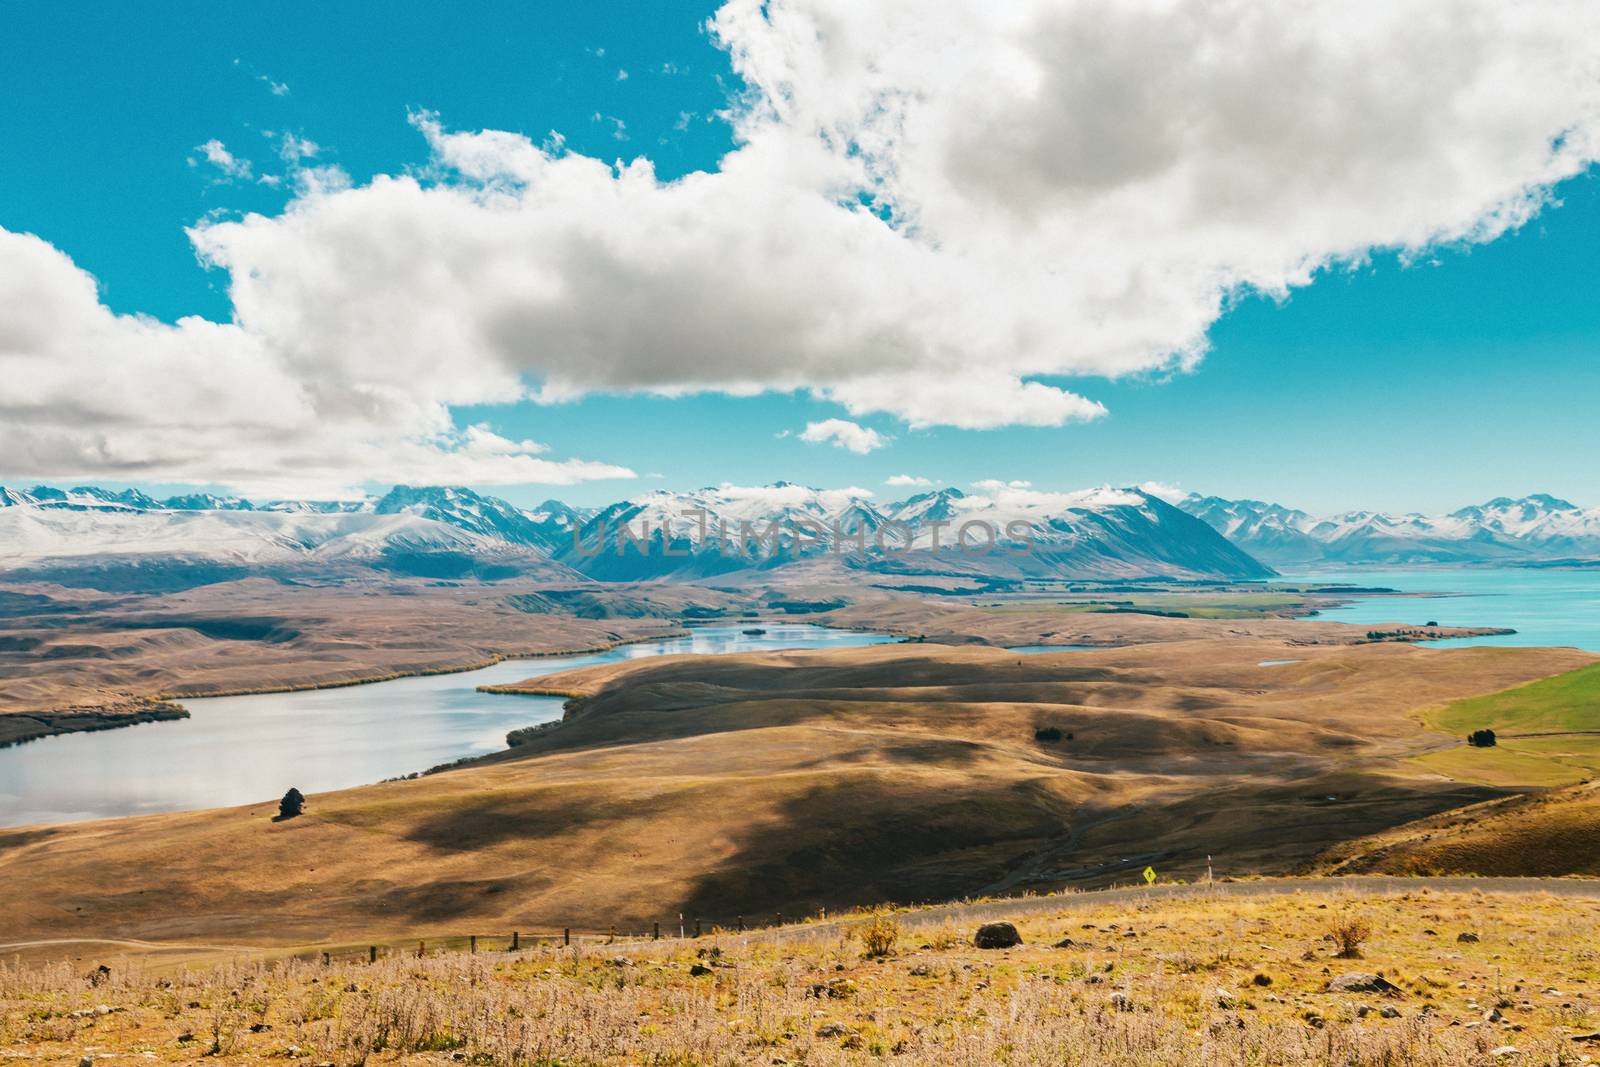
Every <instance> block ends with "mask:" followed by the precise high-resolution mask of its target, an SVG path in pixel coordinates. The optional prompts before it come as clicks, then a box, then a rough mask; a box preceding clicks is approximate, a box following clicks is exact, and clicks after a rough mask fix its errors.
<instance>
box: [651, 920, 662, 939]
mask: <svg viewBox="0 0 1600 1067" xmlns="http://www.w3.org/2000/svg"><path fill="white" fill-rule="evenodd" d="M650 940H652V941H660V940H661V924H660V923H659V922H658V923H656V925H655V930H654V932H653V933H652V934H651V935H650Z"/></svg>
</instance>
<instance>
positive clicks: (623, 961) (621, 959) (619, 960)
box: [606, 956, 633, 967]
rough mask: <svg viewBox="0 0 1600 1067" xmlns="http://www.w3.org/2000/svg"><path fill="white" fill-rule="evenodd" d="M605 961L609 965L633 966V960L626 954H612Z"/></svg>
mask: <svg viewBox="0 0 1600 1067" xmlns="http://www.w3.org/2000/svg"><path fill="white" fill-rule="evenodd" d="M606 962H607V963H609V964H611V966H613V967H632V966H633V961H632V960H630V959H629V958H628V957H626V956H612V957H611V958H610V959H609V960H606Z"/></svg>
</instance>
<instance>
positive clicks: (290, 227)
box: [0, 0, 1600, 473]
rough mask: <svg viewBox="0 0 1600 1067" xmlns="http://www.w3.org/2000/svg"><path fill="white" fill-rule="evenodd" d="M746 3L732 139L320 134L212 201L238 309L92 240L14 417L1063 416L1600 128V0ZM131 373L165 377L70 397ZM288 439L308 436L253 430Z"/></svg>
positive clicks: (1479, 203) (4, 354)
mask: <svg viewBox="0 0 1600 1067" xmlns="http://www.w3.org/2000/svg"><path fill="white" fill-rule="evenodd" d="M908 26H910V27H914V28H915V32H907V29H906V28H907V27H908ZM711 31H712V33H713V35H714V38H715V40H717V41H718V42H719V43H720V44H721V45H722V46H723V47H724V48H726V49H727V50H728V53H729V55H730V56H731V59H732V62H733V65H734V68H735V70H736V71H737V72H738V74H739V75H740V76H741V77H742V79H743V81H744V84H745V85H746V86H747V88H748V92H747V93H746V94H744V95H743V96H742V97H741V99H740V100H739V102H738V103H737V105H736V106H735V107H734V108H733V110H732V112H731V114H732V117H733V121H734V122H735V124H736V130H735V134H736V147H735V148H734V150H733V151H732V152H730V153H729V154H728V155H727V156H725V157H724V158H723V159H722V160H721V161H720V163H719V165H718V167H717V169H716V170H714V171H708V172H699V173H691V174H688V175H686V176H684V177H682V178H679V179H676V180H673V181H661V180H660V179H658V178H657V176H656V174H655V171H654V168H653V167H652V165H651V162H650V161H649V160H648V159H647V158H644V157H638V158H634V159H631V160H627V161H617V162H615V163H613V162H608V161H605V160H602V159H597V158H592V157H588V156H584V155H581V154H578V153H575V152H572V151H569V150H568V149H567V148H566V147H565V146H564V144H563V143H562V142H561V141H560V139H559V138H552V139H550V140H548V141H546V142H544V143H535V142H533V141H531V140H530V139H528V138H526V137H524V136H521V135H518V134H513V133H508V132H504V131H496V130H482V131H476V132H470V131H458V130H452V129H450V128H449V127H448V126H447V125H446V124H445V122H443V121H442V120H440V119H438V118H435V117H433V116H428V115H419V116H417V117H416V119H415V121H416V125H417V127H418V129H419V131H420V132H421V134H422V135H423V137H424V138H425V141H426V144H427V147H428V151H429V153H430V159H429V161H428V164H427V165H426V166H423V167H418V168H408V169H406V170H405V171H403V172H401V173H398V174H395V175H379V176H377V177H374V178H373V179H371V180H370V181H368V182H366V183H364V184H359V185H355V184H351V183H349V182H348V180H347V179H345V178H344V176H343V175H342V174H341V173H339V172H337V171H334V170H332V169H327V170H326V172H325V173H324V172H323V171H320V170H313V169H310V168H307V169H304V170H302V171H300V172H299V175H298V178H297V182H296V185H295V188H296V190H297V191H296V195H295V197H294V199H293V200H292V202H291V203H290V204H289V205H288V206H287V207H286V208H285V209H284V210H283V211H282V212H280V213H278V214H275V215H255V214H252V215H246V216H244V217H241V218H236V219H227V220H219V219H208V220H206V221H204V222H202V223H199V224H197V225H196V226H195V227H193V228H192V230H191V231H190V235H191V238H192V240H193V242H194V244H195V247H196V249H197V251H198V253H199V255H200V256H201V257H202V259H203V261H204V262H206V263H207V264H209V265H211V266H213V267H215V268H216V269H218V270H219V271H222V272H224V273H225V274H226V276H227V280H228V285H229V293H230V295H231V297H232V300H233V305H234V316H233V320H232V322H230V323H229V324H226V325H223V326H217V325H214V324H209V323H202V322H199V321H198V320H184V321H183V322H180V323H178V324H176V325H175V326H171V327H165V326H158V325H156V324H152V323H148V322H145V321H143V320H140V319H128V318H121V317H114V316H111V315H110V313H109V312H108V311H106V310H105V309H104V308H103V307H101V306H100V305H98V303H97V302H96V301H95V300H94V299H93V292H92V289H93V287H92V283H91V282H88V281H87V280H74V279H73V278H71V277H68V276H71V275H73V269H72V268H71V265H70V264H67V263H65V261H64V259H63V261H62V264H61V266H62V270H61V271H52V272H51V277H52V278H57V279H58V280H60V279H61V278H62V277H68V280H67V281H65V282H63V283H62V284H63V286H64V288H63V291H62V292H59V293H58V292H51V293H48V294H43V293H40V294H38V295H39V296H40V299H39V300H38V301H37V302H35V303H31V304H30V303H13V302H8V304H7V306H6V307H5V309H4V311H3V312H0V314H4V315H5V316H6V317H7V320H8V321H7V328H9V329H11V330H13V331H14V332H15V333H16V334H17V336H23V337H27V338H30V339H38V338H44V339H45V340H43V341H38V342H37V347H14V345H13V344H11V343H9V342H8V343H7V344H5V345H3V346H0V359H3V360H6V361H9V363H10V365H9V366H6V367H3V368H0V370H4V371H5V372H7V373H6V374H5V377H4V378H3V379H0V381H3V382H4V384H0V402H3V403H4V404H5V405H6V408H7V411H8V412H22V413H23V414H22V415H21V416H12V417H10V418H9V419H8V421H7V423H6V427H5V431H4V432H5V433H6V434H7V435H9V436H10V437H11V438H12V440H13V441H20V443H21V444H22V445H23V446H24V454H51V453H53V452H63V451H65V452H71V453H74V454H77V455H79V456H80V457H81V461H82V462H89V461H90V459H91V458H93V457H99V459H98V462H99V463H101V464H102V469H103V470H107V471H111V470H120V469H126V468H129V467H138V468H140V469H144V470H148V471H156V470H162V471H166V472H168V473H170V472H171V471H173V470H177V469H184V470H190V469H194V468H195V467H197V466H200V465H202V464H201V463H200V460H199V459H198V458H197V457H196V456H195V455H194V454H192V453H194V452H196V451H199V452H201V453H202V454H205V453H207V452H209V451H211V450H210V449H206V448H202V447H201V443H202V442H206V443H210V441H211V438H210V437H208V436H207V434H206V433H202V432H200V431H201V430H202V429H204V428H205V426H206V425H207V423H208V420H211V419H212V418H213V417H215V418H217V419H218V420H225V419H232V418H234V417H235V416H237V417H238V418H239V419H240V420H241V421H242V423H243V424H244V425H246V426H249V425H254V423H255V422H257V421H260V416H258V414H257V411H258V410H260V409H263V408H266V407H270V406H273V405H277V406H281V407H283V408H285V409H286V410H289V411H292V412H294V413H297V414H298V421H295V420H293V419H290V420H288V421H274V422H273V423H272V425H273V426H274V427H283V426H293V427H294V428H295V430H296V431H297V432H298V431H300V430H303V429H304V428H306V427H314V428H320V429H318V430H317V433H316V434H314V435H313V437H312V438H309V439H308V440H314V439H321V438H326V437H327V436H328V435H333V436H334V437H335V438H337V439H338V441H341V442H345V443H346V444H347V445H348V444H349V442H361V441H369V440H371V441H376V442H378V444H377V455H378V456H379V457H380V458H387V457H390V456H392V455H398V454H399V453H398V452H395V451H391V450H388V449H386V448H384V442H387V441H389V440H391V439H393V437H394V435H395V433H397V432H398V433H403V434H404V436H405V437H406V439H407V440H413V441H421V440H427V439H428V438H427V435H428V434H430V433H432V434H437V433H441V432H445V431H446V430H448V429H449V427H450V422H449V409H450V407H452V406H455V405H465V404H485V403H507V402H515V401H517V400H519V399H523V398H527V397H531V398H534V399H536V400H538V401H541V402H556V401H560V400H566V399H572V398H576V397H580V396H582V395H584V394H585V393H589V392H593V391H601V390H604V391H644V392H652V393H660V394H664V395H679V394H683V393H687V392H694V391H703V390H716V391H724V392H728V393H732V394H737V395H749V394H753V393H758V392H761V391H765V390H786V391H790V390H804V391H809V392H811V393H813V394H815V395H816V396H818V397H821V398H823V399H827V400H831V401H834V402H836V403H838V404H840V405H841V406H842V407H843V408H844V410H845V412H846V413H847V414H849V415H851V416H853V417H856V418H860V417H863V416H867V415H873V414H888V415H892V416H895V417H898V418H900V419H903V420H904V421H905V422H906V423H907V424H908V425H910V426H913V427H918V426H935V425H950V426H958V427H967V428H974V429H976V428H983V427H990V426H1000V425H1009V424H1018V423H1021V424H1028V425H1043V426H1052V425H1060V424H1063V423H1066V422H1070V421H1074V420H1082V419H1092V418H1095V417H1098V416H1100V415H1102V414H1103V413H1104V408H1103V407H1102V406H1101V405H1100V404H1099V403H1098V402H1097V401H1095V400H1094V399H1093V398H1092V396H1084V395H1080V394H1079V393H1078V392H1077V391H1076V390H1078V389H1083V390H1085V391H1086V392H1090V393H1092V387H1091V386H1085V385H1084V384H1082V383H1083V381H1084V380H1085V379H1093V378H1095V377H1112V378H1114V377H1117V376H1122V375H1130V374H1139V373H1147V372H1152V371H1162V370H1172V369H1186V368H1192V367H1194V366H1195V365H1196V364H1197V363H1198V361H1199V360H1200V359H1201V358H1202V357H1203V355H1204V352H1205V348H1206V335H1207V331H1208V329H1209V327H1210V326H1211V324H1212V323H1213V322H1214V321H1215V320H1216V319H1217V317H1218V316H1219V315H1220V314H1221V312H1222V309H1223V307H1224V305H1225V302H1226V301H1227V300H1228V299H1229V298H1230V297H1231V296H1232V295H1234V294H1237V293H1240V292H1244V291H1261V292H1266V293H1271V294H1279V295H1281V294H1287V293H1288V292H1290V291H1291V290H1292V289H1293V288H1294V287H1296V286H1301V285H1305V284H1306V283H1308V282H1309V281H1310V280H1311V279H1312V277H1313V276H1314V275H1315V274H1316V273H1317V272H1318V271H1319V270H1322V269H1325V268H1327V267H1329V266H1335V265H1339V264H1346V263H1352V262H1358V261H1360V260H1362V259H1363V258H1364V257H1367V256H1370V255H1371V254H1373V253H1374V252H1375V251H1379V250H1398V251H1399V252H1401V253H1403V254H1406V255H1417V254H1420V253H1423V252H1425V251H1427V250H1429V249H1431V248H1433V247H1435V246H1438V245H1440V244H1445V243H1453V242H1477V241H1487V240H1491V239H1493V238H1495V237H1497V236H1498V235H1500V234H1502V233H1503V232H1505V231H1506V230H1507V229H1509V228H1511V227H1515V226H1517V225H1520V224H1521V223H1523V222H1524V221H1526V220H1527V219H1528V218H1530V217H1531V216H1532V215H1534V214H1535V213H1536V212H1537V211H1538V210H1539V209H1540V207H1541V206H1542V205H1543V204H1544V203H1545V202H1546V201H1547V200H1548V198H1549V196H1550V190H1551V188H1552V186H1553V185H1554V184H1555V183H1557V182H1559V181H1561V180H1562V179H1564V178H1567V177H1570V176H1573V175H1575V174H1578V173H1580V172H1582V171H1584V170H1585V169H1586V168H1588V167H1589V166H1590V164H1591V163H1592V162H1593V161H1594V160H1595V159H1596V157H1597V156H1600V77H1597V75H1596V71H1597V69H1600V5H1597V4H1594V3H1592V2H1589V0H1530V2H1528V3H1519V4H1508V3H1504V2H1503V0H1443V2H1441V0H1384V2H1382V3H1379V2H1377V0H1351V2H1348V3H1343V4H1327V3H1314V2H1312V0H1284V2H1282V3H1276V4H1264V5H1250V4H1242V3H1232V2H1222V3H1218V2H1215V0H1159V2H1158V0H1135V2H1129V3H1109V2H1106V0H1017V2H1015V3H1007V4H991V3H984V2H981V0H952V2H950V3H946V4H939V5H935V6H933V7H930V6H929V5H926V4H920V3H913V2H912V0H883V2H881V3H874V4H860V3H851V2H846V0H730V2H729V3H727V4H725V5H724V6H723V7H722V8H721V9H720V10H719V11H718V12H717V14H716V15H715V17H714V18H713V20H712V22H711ZM973 86H982V87H983V90H982V92H974V91H973ZM596 121H597V122H605V123H608V124H611V125H612V126H613V129H614V132H615V133H616V135H617V136H619V137H624V136H626V132H625V130H624V128H623V127H622V126H621V124H620V123H612V122H611V120H609V119H607V118H606V117H605V116H597V119H596ZM217 147H218V148H219V149H222V146H221V145H220V143H218V146H217ZM223 150H224V151H225V149H223ZM202 151H203V152H204V146H202ZM206 158H207V159H208V160H209V159H210V155H209V154H207V155H206ZM235 162H236V163H237V161H235ZM218 165H219V166H220V164H218ZM5 247H6V249H7V250H8V251H7V253H6V254H7V255H17V256H19V257H21V258H20V259H18V260H16V261H6V260H0V277H3V278H6V279H7V281H9V282H11V283H12V284H15V285H20V286H21V287H23V288H27V289H29V290H30V291H33V290H37V289H38V288H39V283H37V282H35V281H34V280H32V279H28V278H22V279H20V280H15V279H14V278H13V276H14V275H17V274H18V272H19V271H21V270H23V269H24V267H23V266H22V263H23V261H24V260H31V259H36V258H38V256H39V255H40V253H39V252H38V250H37V249H32V248H27V249H24V250H23V251H22V252H18V251H17V249H18V248H21V247H22V246H20V245H16V244H15V243H14V242H10V241H8V242H6V244H5ZM63 272H64V273H63ZM85 285H87V286H88V290H87V292H88V293H89V297H88V299H87V300H83V299H79V297H81V296H82V294H83V292H84V291H85V290H84V286H85ZM63 315H71V316H78V317H77V318H72V319H64V318H60V317H52V316H63ZM108 322H110V323H113V324H114V325H109V326H108V325H107V323H108ZM107 334H110V335H114V338H115V341H116V343H115V344H108V343H107V341H108V337H107V336H106V335H107ZM28 343H29V344H34V343H35V341H33V340H30V341H29V342H28ZM113 363H114V364H118V365H119V366H118V367H111V368H108V364H113ZM47 364H48V366H46V365H47ZM18 368H25V369H27V370H28V373H29V374H30V375H33V374H37V375H38V377H37V378H34V377H23V378H20V379H19V378H18V376H17V374H16V373H15V370H17V369H18ZM123 377H126V378H127V379H129V380H130V381H132V382H133V383H134V384H135V385H136V386H138V385H140V383H156V384H155V385H151V386H147V387H143V388H136V389H135V390H134V393H133V394H132V395H133V396H135V397H141V396H142V397H145V398H147V399H150V400H152V401H154V403H152V404H146V405H143V406H137V405H135V404H134V403H132V402H131V401H130V402H129V403H127V404H124V405H123V406H121V407H120V408H118V409H117V410H116V411H115V414H114V416H113V415H105V416H97V417H99V418H101V421H100V422H97V423H90V424H87V425H89V426H90V427H92V429H90V430H85V429H83V428H82V425H80V424H73V423H70V422H64V421H60V420H59V419H53V418H52V416H51V415H50V414H49V412H51V411H53V410H56V409H73V408H74V405H76V404H80V403H81V402H80V401H77V400H76V399H73V398H72V397H71V395H70V393H71V390H69V389H65V388H64V387H62V386H61V385H60V383H61V382H62V381H66V382H69V383H72V384H73V385H74V386H82V387H83V389H82V391H83V392H86V393H90V394H94V393H97V392H98V391H99V382H100V381H102V380H106V379H119V378H123ZM19 380H20V381H21V382H22V385H21V386H17V385H15V384H13V383H16V382H18V381H19ZM1068 383H1070V387H1069V385H1068ZM153 388H159V389H164V391H162V392H160V396H159V397H149V394H150V392H151V390H152V389H153ZM254 388H259V389H260V390H261V391H262V396H263V398H264V399H263V402H262V404H260V405H257V404H255V403H244V402H241V401H239V400H237V399H233V398H234V397H239V396H247V395H248V391H249V390H251V389H254ZM63 397H65V398H66V399H63ZM200 401H205V403H200ZM240 408H243V409H244V410H242V411H241V410H239V409H240ZM285 418H286V419H287V415H286V416H285ZM391 428H399V429H398V430H395V429H391ZM268 433H269V431H267V430H263V431H262V434H268ZM93 434H99V435H100V436H101V439H100V440H98V441H94V442H89V441H85V440H80V438H83V437H84V436H85V435H93ZM285 435H286V436H287V432H285ZM243 436H248V435H243ZM68 441H70V442H74V443H73V444H72V445H71V447H70V448H69V447H68V446H67V445H66V444H64V443H63V442H68ZM427 447H430V448H432V449H433V452H435V453H437V454H438V455H441V456H443V455H448V454H450V450H449V449H448V448H447V447H445V446H443V445H433V446H427ZM252 451H254V452H255V454H257V455H259V456H260V457H263V458H261V459H258V460H257V461H256V470H257V472H260V471H261V470H264V469H268V468H265V467H263V466H262V464H265V463H268V462H278V461H281V460H283V459H284V457H285V456H286V455H287V454H291V453H293V452H294V446H292V444H282V445H278V446H274V447H259V448H256V449H254V450H251V449H244V448H236V449H232V450H226V452H225V453H224V454H226V455H229V456H231V457H233V458H234V461H236V462H241V463H242V462H245V460H244V456H245V455H247V454H248V453H250V452H252ZM350 453H351V449H350V447H345V448H343V449H342V450H341V451H340V452H339V453H338V454H340V455H343V456H345V457H348V456H349V455H350ZM330 454H332V453H330ZM430 454H431V453H430ZM523 458H524V459H526V460H528V461H532V460H534V459H535V457H530V456H524V457H523ZM345 461H346V462H348V458H346V460H345ZM330 462H331V461H330Z"/></svg>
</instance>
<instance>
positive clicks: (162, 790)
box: [0, 622, 896, 826]
mask: <svg viewBox="0 0 1600 1067" xmlns="http://www.w3.org/2000/svg"><path fill="white" fill-rule="evenodd" d="M761 625H762V626H763V627H765V629H766V633H764V634H760V635H751V634H745V633H744V632H743V630H744V629H745V628H746V627H748V626H749V624H746V627H740V626H717V627H705V628H702V629H697V630H695V631H694V632H693V633H692V634H690V635H688V636H685V637H677V638H668V639H665V640H661V641H648V642H642V643H639V644H632V645H621V646H619V647H617V648H614V649H611V650H609V651H606V652H595V653H588V654H584V655H577V656H551V657H546V658H541V659H514V660H506V661H504V662H502V663H497V664H495V665H494V666H492V667H485V668H483V669H481V670H475V671H462V672H460V673H457V674H434V675H428V676H425V677H420V678H400V679H396V680H394V681H390V682H375V683H373V684H371V685H354V686H344V687H341V688H337V689H312V690H303V691H300V692H295V693H265V694H260V695H255V696H242V697H207V698H204V699H187V700H183V701H181V703H182V704H183V706H184V707H186V708H188V709H189V713H190V717H189V718H187V719H182V720H178V721H174V722H157V723H146V724H143V725H139V726H129V727H124V728H121V729H116V730H104V731H100V732H98V733H82V734H62V735H58V736H55V737H46V738H42V739H40V740H38V741H31V742H28V743H26V744H22V745H16V746H13V747H11V748H4V749H0V826H24V825H28V824H31V823H47V822H71V821H75V820H79V819H102V818H109V817H112V816H120V815H145V814H150V813H152V812H163V811H189V810H194V809H198V808H216V807H227V806H230V805H234V804H251V803H255V802H258V801H264V800H269V799H270V800H276V799H277V798H278V797H281V796H282V795H283V793H284V791H285V790H287V789H288V788H289V787H290V786H295V787H296V788H298V789H300V790H301V791H302V792H304V793H320V792H326V791H328V790H331V789H345V788H348V787H350V786H356V785H365V784H367V783H370V782H377V781H382V780H383V779H385V778H395V777H398V776H400V775H404V774H410V773H412V772H413V771H421V770H426V769H427V768H429V767H434V766H437V765H439V764H441V763H448V762H450V761H451V760H454V759H457V758H459V757H462V756H477V755H483V754H485V753H489V752H496V751H499V750H501V749H503V748H505V747H506V733H507V732H508V731H510V730H514V729H516V728H517V727H521V726H532V725H534V724H536V723H541V722H549V721H551V720H553V719H559V718H560V717H561V712H562V705H563V704H564V703H565V702H564V700H563V699H562V698H560V697H524V696H505V695H499V696H495V695H490V694H487V693H480V692H478V691H477V688H476V687H477V686H480V685H505V684H508V683H511V682H517V681H520V680H522V679H524V678H533V677H537V676H539V675H545V674H554V673H555V672H557V671H564V670H568V669H571V668H573V667H586V666H590V665H592V664H596V663H614V662H617V661H619V660H629V659H640V658H643V657H646V656H664V655H672V654H676V653H684V652H692V653H698V654H702V655H718V654H723V653H728V652H752V651H758V650H764V649H782V648H844V647H849V646H854V645H872V644H882V643H884V642H888V641H893V640H896V639H895V638H891V637H885V636H882V635H879V634H865V633H853V632H850V631H847V630H829V629H825V628H823V627H820V626H810V625H801V624H791V623H765V622H764V623H762V624H761Z"/></svg>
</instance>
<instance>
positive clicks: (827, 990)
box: [810, 978, 856, 1000]
mask: <svg viewBox="0 0 1600 1067" xmlns="http://www.w3.org/2000/svg"><path fill="white" fill-rule="evenodd" d="M810 992H811V995H812V996H814V997H816V998H817V999H818V1000H821V999H823V998H824V997H826V998H828V999H830V1000H844V999H845V998H847V997H853V996H855V995H856V984H855V983H854V982H852V981H851V980H850V979H848V978H831V979H829V980H828V981H826V982H818V983H817V984H815V985H813V986H812V987H811V990H810Z"/></svg>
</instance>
